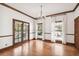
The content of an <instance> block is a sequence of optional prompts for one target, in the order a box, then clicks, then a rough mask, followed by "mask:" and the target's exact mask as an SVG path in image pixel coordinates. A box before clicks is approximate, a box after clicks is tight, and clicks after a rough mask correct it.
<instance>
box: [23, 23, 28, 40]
mask: <svg viewBox="0 0 79 59" xmlns="http://www.w3.org/2000/svg"><path fill="white" fill-rule="evenodd" d="M25 40H28V24H27V23H24V24H23V41H25Z"/></svg>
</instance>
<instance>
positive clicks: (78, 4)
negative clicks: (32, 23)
mask: <svg viewBox="0 0 79 59" xmlns="http://www.w3.org/2000/svg"><path fill="white" fill-rule="evenodd" d="M78 6H79V3H77V5H76V6H75V7H74V9H73V10H69V11H64V12H60V13H56V14H50V15H46V16H45V17H51V16H55V15H60V14H65V13H70V12H74V11H75V10H76V9H77V8H78ZM43 17H44V16H43ZM43 17H42V18H43ZM37 19H40V17H39V18H37Z"/></svg>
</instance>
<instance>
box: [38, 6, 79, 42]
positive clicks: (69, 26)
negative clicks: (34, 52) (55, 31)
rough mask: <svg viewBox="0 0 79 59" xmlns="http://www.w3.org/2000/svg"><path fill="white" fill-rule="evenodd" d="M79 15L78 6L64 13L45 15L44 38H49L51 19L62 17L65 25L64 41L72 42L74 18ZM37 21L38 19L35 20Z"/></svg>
mask: <svg viewBox="0 0 79 59" xmlns="http://www.w3.org/2000/svg"><path fill="white" fill-rule="evenodd" d="M78 16H79V7H78V8H77V9H76V10H75V11H74V12H71V13H66V14H65V15H56V16H52V18H51V17H46V18H45V20H44V33H47V34H44V38H45V39H47V40H51V35H52V34H51V25H52V24H51V23H52V22H53V20H58V19H63V20H64V26H65V29H64V30H65V42H69V43H74V35H68V34H74V19H75V18H76V17H78ZM37 22H38V21H37Z"/></svg>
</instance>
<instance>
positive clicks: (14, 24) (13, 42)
mask: <svg viewBox="0 0 79 59" xmlns="http://www.w3.org/2000/svg"><path fill="white" fill-rule="evenodd" d="M15 21H18V22H22V25H23V23H27V24H28V41H29V40H30V23H28V22H25V21H21V20H17V19H13V26H12V27H13V29H12V31H13V45H15V44H16V43H15ZM22 28H23V27H22ZM22 33H23V31H22ZM22 38H23V36H22ZM20 43H23V39H22V40H21V42H20Z"/></svg>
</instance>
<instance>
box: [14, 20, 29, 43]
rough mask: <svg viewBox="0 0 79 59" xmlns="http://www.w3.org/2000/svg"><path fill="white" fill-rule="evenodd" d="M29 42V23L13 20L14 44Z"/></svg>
mask: <svg viewBox="0 0 79 59" xmlns="http://www.w3.org/2000/svg"><path fill="white" fill-rule="evenodd" d="M26 40H29V23H27V22H24V21H20V20H15V19H13V44H16V43H19V42H25V41H26Z"/></svg>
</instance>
